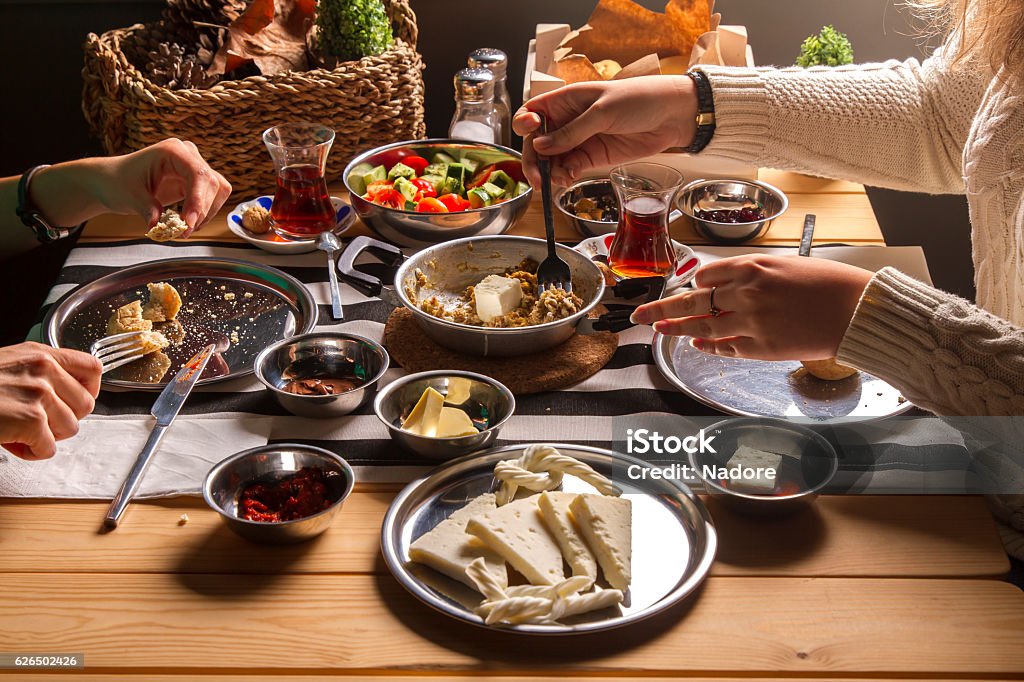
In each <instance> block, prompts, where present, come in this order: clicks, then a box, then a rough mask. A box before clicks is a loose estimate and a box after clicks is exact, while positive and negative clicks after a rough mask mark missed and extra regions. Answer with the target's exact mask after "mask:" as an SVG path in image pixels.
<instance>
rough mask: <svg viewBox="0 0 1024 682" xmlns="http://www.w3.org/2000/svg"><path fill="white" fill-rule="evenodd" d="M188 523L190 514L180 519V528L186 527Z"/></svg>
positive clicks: (183, 515)
mask: <svg viewBox="0 0 1024 682" xmlns="http://www.w3.org/2000/svg"><path fill="white" fill-rule="evenodd" d="M186 523H188V514H182V515H181V516H179V517H178V525H179V526H184V525H185V524H186Z"/></svg>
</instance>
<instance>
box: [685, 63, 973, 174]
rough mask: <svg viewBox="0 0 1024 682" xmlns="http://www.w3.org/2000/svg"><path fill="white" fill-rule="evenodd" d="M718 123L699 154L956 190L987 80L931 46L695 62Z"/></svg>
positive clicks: (772, 166)
mask: <svg viewBox="0 0 1024 682" xmlns="http://www.w3.org/2000/svg"><path fill="white" fill-rule="evenodd" d="M701 69H702V70H703V71H704V72H705V73H706V74H707V75H708V78H709V80H710V81H711V86H712V93H713V95H714V102H715V113H716V118H717V127H716V130H715V133H714V136H713V137H712V139H711V143H710V144H709V145H708V147H707V148H706V149H705V151H704V153H707V154H709V155H714V156H721V157H726V158H730V159H735V160H738V161H743V162H746V163H751V162H753V163H754V164H756V165H757V166H760V167H769V168H778V169H781V170H791V171H797V172H801V173H808V174H812V175H821V176H825V177H835V178H843V179H846V180H852V181H856V182H860V183H863V184H869V185H874V186H879V187H891V188H893V189H903V190H911V191H923V192H929V193H933V194H943V193H949V194H962V193H963V192H964V181H963V161H962V158H963V149H964V145H965V142H966V140H967V135H968V132H969V130H970V127H971V122H972V120H973V118H974V115H975V113H976V112H977V110H978V107H979V104H980V102H981V99H982V96H983V95H984V91H985V88H986V85H987V83H988V80H989V79H987V78H984V77H983V76H982V75H981V73H980V69H978V68H975V67H974V66H972V65H971V64H963V65H960V66H957V67H955V68H953V67H950V65H949V63H948V60H947V58H946V57H945V52H944V51H943V50H942V49H941V48H940V50H939V51H937V52H936V53H935V54H934V55H932V56H931V57H930V58H928V59H926V60H925V61H924V63H918V61H917V60H915V59H909V60H907V61H905V62H897V61H888V62H885V63H884V64H863V65H857V66H846V67H834V68H830V67H816V68H811V69H800V68H786V69H776V68H754V69H751V68H727V67H714V66H702V67H701Z"/></svg>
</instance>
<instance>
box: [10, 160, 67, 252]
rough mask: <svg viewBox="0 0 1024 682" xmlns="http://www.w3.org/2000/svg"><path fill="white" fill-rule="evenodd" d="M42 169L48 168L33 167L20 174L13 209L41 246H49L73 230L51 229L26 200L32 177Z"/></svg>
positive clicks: (45, 166)
mask: <svg viewBox="0 0 1024 682" xmlns="http://www.w3.org/2000/svg"><path fill="white" fill-rule="evenodd" d="M44 168H49V166H48V165H42V166H35V167H33V168H29V169H28V170H27V171H25V173H24V174H22V176H21V180H19V181H18V207H17V209H15V212H16V213H17V214H18V217H19V218H21V222H22V223H23V224H24V225H25V226H26V227H28V228H29V229H30V230H32V232H33V233H34V234H35V235H36V239H38V240H39V241H40V242H41V243H43V244H49V243H51V242H55V241H57V240H58V239H64V238H65V237H67V236H69V235H70V234H71V233H72V231H73V230H72V229H69V228H64V227H53V226H52V225H50V224H49V223H48V222H46V219H45V218H43V214H42V213H40V212H39V210H38V209H36V208H35V207H34V206H33V205H32V202H31V201H30V200H29V198H28V190H29V186H30V183H31V182H32V178H33V176H35V174H36V173H38V172H39V171H41V170H43V169H44Z"/></svg>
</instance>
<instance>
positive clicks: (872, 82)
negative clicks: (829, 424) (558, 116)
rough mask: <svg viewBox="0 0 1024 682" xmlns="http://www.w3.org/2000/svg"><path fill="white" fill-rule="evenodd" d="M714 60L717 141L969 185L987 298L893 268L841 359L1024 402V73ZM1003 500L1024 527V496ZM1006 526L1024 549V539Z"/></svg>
mask: <svg viewBox="0 0 1024 682" xmlns="http://www.w3.org/2000/svg"><path fill="white" fill-rule="evenodd" d="M702 68H703V70H704V71H705V72H706V73H707V74H708V76H709V79H710V81H711V84H712V89H713V93H714V100H715V110H716V113H717V117H718V127H717V129H716V130H715V134H714V137H713V138H712V141H711V144H710V145H709V146H708V147H707V149H706V153H708V154H712V155H715V156H723V157H727V158H731V159H736V160H740V161H744V162H751V161H753V162H754V163H756V164H757V165H759V166H765V167H772V168H780V169H784V170H793V171H799V172H804V173H810V174H814V175H822V176H826V177H835V178H844V179H848V180H853V181H856V182H862V183H865V184H871V185H876V186H881V187H892V188H895V189H903V190H914V191H923V192H929V193H957V194H959V193H966V194H967V198H968V202H969V205H970V214H971V227H972V239H973V257H974V266H975V282H976V285H977V291H978V305H977V306H974V305H971V304H970V303H968V302H966V301H964V300H962V299H960V298H958V297H956V296H954V295H952V294H948V293H945V292H942V291H939V290H937V289H934V288H932V287H930V286H927V285H925V284H923V283H921V282H918V281H915V280H913V279H911V278H910V277H907V276H906V275H903V274H902V273H899V272H897V271H895V270H893V269H891V268H886V269H884V270H882V271H881V272H880V273H878V274H877V275H876V276H875V277H874V278H873V279H872V280H871V283H870V284H869V285H868V287H867V289H866V290H865V292H864V295H863V297H862V299H861V301H860V304H859V306H858V308H857V312H856V313H855V315H854V317H853V320H852V321H851V324H850V327H849V329H848V330H847V332H846V335H845V337H844V338H843V341H842V345H841V346H840V349H839V359H840V360H841V361H842V362H845V363H847V364H850V365H854V366H856V367H858V368H860V369H863V370H865V371H868V372H871V373H872V374H875V375H877V376H880V377H882V378H884V379H886V380H887V381H889V382H890V383H892V384H893V385H895V386H897V387H899V388H900V390H901V391H903V393H904V395H906V396H907V397H908V398H909V399H910V400H911V401H913V402H914V403H915V404H917V405H919V406H921V407H924V408H926V409H929V410H931V411H933V412H935V413H937V414H940V415H965V416H991V415H1020V416H1024V329H1022V327H1024V201H1022V198H1024V99H1022V97H1021V96H1022V95H1024V84H1020V83H1019V82H1018V84H1016V85H1014V84H1012V83H1011V84H1008V83H1005V82H1003V81H1000V80H999V79H997V78H993V77H992V75H991V73H985V71H984V69H982V68H980V67H979V66H978V65H977V64H974V63H967V64H964V65H962V66H959V67H957V68H953V67H951V66H950V63H949V60H948V59H947V57H946V52H945V50H943V49H940V50H939V51H937V52H936V53H935V54H934V55H933V56H932V57H931V58H929V59H927V60H925V61H924V63H918V62H917V61H916V60H913V59H911V60H908V61H906V62H896V61H889V62H886V63H884V64H866V65H861V66H849V67H839V68H827V67H826V68H815V69H807V70H805V69H795V68H791V69H774V68H757V69H743V68H740V69H728V68H719V67H702ZM1014 442H1019V441H1018V440H1017V439H1014ZM1014 459H1016V460H1017V461H1018V462H1019V461H1020V459H1019V455H1016V456H1015V457H1014ZM1011 464H1012V463H1011ZM1022 480H1024V479H1022ZM996 506H997V509H996V512H997V514H998V515H999V516H1000V518H1001V519H1002V520H1003V521H1004V522H1007V523H1011V524H1012V525H1014V526H1015V527H1017V528H1018V529H1024V510H1022V508H1021V507H1022V506H1024V505H1021V501H1020V500H1013V499H1007V498H1002V499H1001V500H996ZM1006 539H1007V541H1008V547H1009V549H1010V550H1011V553H1014V554H1016V555H1018V556H1021V557H1022V558H1024V539H1022V538H1021V536H1019V535H1016V536H1014V535H1012V533H1010V534H1009V536H1008V537H1007V538H1006Z"/></svg>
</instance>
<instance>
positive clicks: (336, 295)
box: [316, 230, 345, 320]
mask: <svg viewBox="0 0 1024 682" xmlns="http://www.w3.org/2000/svg"><path fill="white" fill-rule="evenodd" d="M316 248H318V249H320V250H321V251H323V252H324V253H326V254H327V274H328V275H329V276H330V278H331V317H333V318H334V319H336V320H344V319H345V313H344V312H342V310H341V290H340V289H339V288H338V273H337V272H336V271H335V268H334V262H335V259H334V254H335V253H336V252H337V251H338V250H339V249H341V242H340V241H338V235H336V234H334V233H333V232H331V231H330V230H327V231H325V232H321V233H320V236H319V237H318V238H317V240H316Z"/></svg>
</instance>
